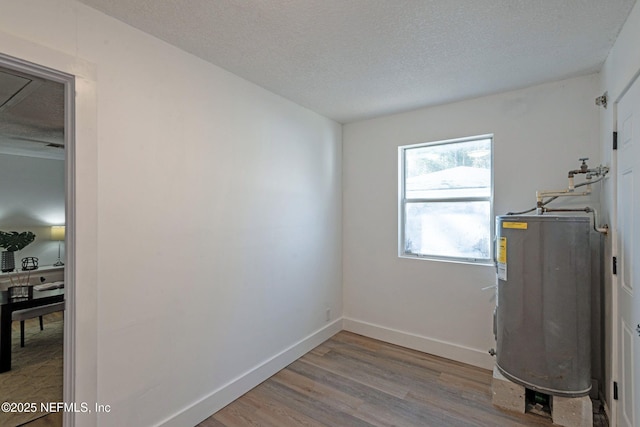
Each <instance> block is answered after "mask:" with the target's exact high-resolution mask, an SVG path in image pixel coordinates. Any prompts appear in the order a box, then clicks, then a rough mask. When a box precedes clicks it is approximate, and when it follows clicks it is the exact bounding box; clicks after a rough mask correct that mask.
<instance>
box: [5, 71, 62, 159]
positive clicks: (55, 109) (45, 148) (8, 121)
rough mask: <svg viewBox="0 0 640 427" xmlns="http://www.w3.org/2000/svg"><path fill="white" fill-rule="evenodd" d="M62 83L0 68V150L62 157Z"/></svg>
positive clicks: (56, 157)
mask: <svg viewBox="0 0 640 427" xmlns="http://www.w3.org/2000/svg"><path fill="white" fill-rule="evenodd" d="M63 144H64V85H62V84H61V83H56V82H52V81H48V80H43V79H40V78H37V77H34V76H31V75H28V74H24V73H21V72H19V71H15V70H7V69H3V68H0V153H3V154H16V155H23V156H25V155H26V156H35V157H44V158H52V159H60V160H61V159H63V158H64V151H63V150H62V149H61V147H62V145H63Z"/></svg>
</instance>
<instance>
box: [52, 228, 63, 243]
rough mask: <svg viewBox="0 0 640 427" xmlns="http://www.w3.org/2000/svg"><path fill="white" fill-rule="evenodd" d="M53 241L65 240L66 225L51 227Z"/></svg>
mask: <svg viewBox="0 0 640 427" xmlns="http://www.w3.org/2000/svg"><path fill="white" fill-rule="evenodd" d="M51 240H64V225H54V226H53V227H51Z"/></svg>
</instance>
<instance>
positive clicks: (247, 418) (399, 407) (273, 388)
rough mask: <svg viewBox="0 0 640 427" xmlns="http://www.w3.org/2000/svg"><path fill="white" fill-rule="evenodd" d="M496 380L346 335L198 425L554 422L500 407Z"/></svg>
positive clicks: (454, 364) (366, 426)
mask: <svg viewBox="0 0 640 427" xmlns="http://www.w3.org/2000/svg"><path fill="white" fill-rule="evenodd" d="M491 378H492V373H491V372H490V371H488V370H485V369H480V368H476V367H473V366H469V365H465V364H462V363H458V362H454V361H451V360H447V359H443V358H440V357H436V356H432V355H428V354H425V353H421V352H418V351H413V350H409V349H406V348H402V347H398V346H395V345H392V344H387V343H384V342H381V341H376V340H373V339H370V338H366V337H362V336H360V335H356V334H353V333H349V332H340V333H339V334H337V335H335V336H334V337H332V338H331V339H330V340H328V341H326V342H325V343H323V344H322V345H320V346H319V347H317V348H315V349H314V350H312V351H311V352H309V353H307V354H306V355H304V356H303V357H302V358H300V359H298V360H297V361H295V362H294V363H292V364H291V365H289V366H288V367H287V368H285V369H283V370H282V371H280V372H278V373H277V374H276V375H274V376H273V377H271V378H269V379H268V380H267V381H265V382H263V383H262V384H260V385H258V386H257V387H255V388H254V389H252V390H251V391H249V392H248V393H246V394H245V395H244V396H242V397H240V398H239V399H237V400H236V401H234V402H232V403H231V404H229V405H228V406H226V407H225V408H223V409H221V410H220V411H218V412H217V413H215V414H214V415H212V416H211V417H209V418H207V419H206V420H205V421H203V422H202V423H201V424H199V427H246V426H274V427H287V426H296V427H297V426H309V427H323V426H337V427H352V426H353V427H358V426H362V427H371V426H403V427H404V426H406V427H410V426H420V427H425V426H547V425H552V422H551V419H550V418H546V417H543V416H540V415H534V414H514V413H510V412H505V411H501V410H499V409H497V408H495V407H494V406H493V405H492V404H491ZM594 425H596V426H606V420H604V421H603V419H602V418H601V417H598V418H597V419H596V420H595V423H594Z"/></svg>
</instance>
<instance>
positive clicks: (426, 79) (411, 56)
mask: <svg viewBox="0 0 640 427" xmlns="http://www.w3.org/2000/svg"><path fill="white" fill-rule="evenodd" d="M80 1H81V2H82V3H85V4H87V5H89V6H91V7H93V8H95V9H98V10H100V11H103V12H104V13H106V14H108V15H111V16H113V17H115V18H117V19H119V20H121V21H123V22H126V23H128V24H130V25H132V26H134V27H136V28H139V29H141V30H142V31H145V32H147V33H149V34H152V35H154V36H156V37H158V38H160V39H162V40H164V41H166V42H168V43H171V44H173V45H175V46H177V47H179V48H181V49H183V50H185V51H187V52H190V53H193V54H195V55H197V56H199V57H201V58H203V59H205V60H207V61H209V62H211V63H213V64H216V65H218V66H220V67H222V68H224V69H226V70H228V71H230V72H232V73H234V74H236V75H238V76H241V77H243V78H245V79H247V80H249V81H251V82H254V83H256V84H258V85H260V86H262V87H264V88H266V89H268V90H270V91H272V92H275V93H277V94H279V95H281V96H283V97H285V98H288V99H290V100H292V101H294V102H296V103H298V104H300V105H303V106H305V107H308V108H310V109H312V110H314V111H316V112H318V113H320V114H323V115H325V116H327V117H330V118H332V119H335V120H337V121H339V122H342V123H346V122H351V121H355V120H361V119H366V118H370V117H375V116H380V115H384V114H390V113H394V112H400V111H406V110H409V109H414V108H417V107H422V106H430V105H436V104H442V103H446V102H451V101H455V100H460V99H466V98H471V97H477V96H482V95H486V94H490V93H497V92H501V91H505V90H511V89H516V88H521V87H526V86H530V85H533V84H538V83H542V82H546V81H551V80H559V79H563V78H568V77H573V76H577V75H584V74H588V73H593V72H597V71H599V69H600V67H601V65H602V63H603V62H604V60H605V59H606V56H607V54H608V52H609V50H610V48H611V46H612V45H613V43H614V41H615V39H616V37H617V35H618V32H619V31H620V28H621V27H622V25H623V24H624V22H625V19H626V17H627V16H628V14H629V12H630V10H631V8H632V7H633V5H634V3H635V1H636V0H606V1H605V0H561V1H558V0H533V1H532V0H473V1H472V0H136V1H130V0H80Z"/></svg>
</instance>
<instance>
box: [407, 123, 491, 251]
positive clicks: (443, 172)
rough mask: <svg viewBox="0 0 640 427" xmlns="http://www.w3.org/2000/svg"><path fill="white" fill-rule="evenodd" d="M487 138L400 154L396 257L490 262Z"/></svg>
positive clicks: (412, 148)
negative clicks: (397, 249)
mask: <svg viewBox="0 0 640 427" xmlns="http://www.w3.org/2000/svg"><path fill="white" fill-rule="evenodd" d="M492 143H493V136H492V135H483V136H478V137H472V138H464V139H456V140H448V141H439V142H432V143H426V144H417V145H408V146H403V147H400V148H399V161H400V206H399V209H400V215H399V218H400V225H399V228H400V230H399V231H400V233H399V234H400V250H399V254H400V256H408V257H425V258H431V259H443V260H457V261H467V262H479V263H482V262H488V261H490V260H491V255H492V254H491V232H492V223H493V221H492V216H491V215H492V214H491V198H492V193H493V191H492V188H493V185H492V164H491V163H492V157H493V156H492V145H493V144H492Z"/></svg>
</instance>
